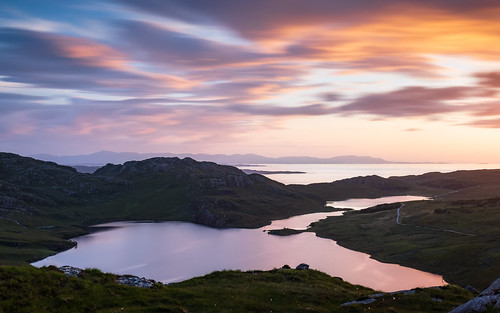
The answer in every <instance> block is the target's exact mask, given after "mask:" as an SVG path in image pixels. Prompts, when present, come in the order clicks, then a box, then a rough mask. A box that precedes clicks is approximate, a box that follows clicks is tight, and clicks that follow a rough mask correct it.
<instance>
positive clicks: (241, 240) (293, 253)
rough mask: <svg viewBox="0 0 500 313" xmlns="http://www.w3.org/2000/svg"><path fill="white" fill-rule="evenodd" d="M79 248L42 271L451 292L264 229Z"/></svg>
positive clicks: (108, 237)
mask: <svg viewBox="0 0 500 313" xmlns="http://www.w3.org/2000/svg"><path fill="white" fill-rule="evenodd" d="M76 241H77V242H78V248H76V249H71V250H68V251H65V252H62V253H59V254H57V255H55V256H52V257H49V258H47V259H44V260H42V261H40V262H37V263H35V264H34V265H35V266H43V265H49V264H53V265H57V266H62V265H72V266H77V267H81V268H88V267H96V268H100V269H101V270H103V271H108V272H114V273H118V274H133V275H138V276H144V277H149V278H153V279H156V280H160V281H163V282H175V281H181V280H185V279H189V278H191V277H195V276H201V275H205V274H208V273H210V272H212V271H216V270H224V269H240V270H254V269H260V270H269V269H272V268H277V267H281V266H282V265H284V264H289V265H290V266H296V265H298V264H299V263H302V262H305V263H308V264H309V265H310V266H311V268H314V269H318V270H320V271H323V272H326V273H328V274H329V275H332V276H339V277H342V278H343V279H344V280H346V281H349V282H351V283H354V284H361V285H364V286H368V287H371V288H373V289H376V290H382V291H395V290H401V289H411V288H415V287H428V286H437V285H443V281H442V278H441V277H440V276H438V275H433V274H429V273H424V272H421V271H417V270H414V269H410V268H406V267H402V266H399V265H394V264H385V263H380V262H378V261H375V260H373V259H370V257H369V255H367V254H364V253H360V252H356V251H352V250H348V249H345V248H343V247H341V246H339V245H337V244H336V243H335V242H334V241H332V240H328V239H323V238H319V237H316V236H315V235H314V234H312V233H303V234H299V235H294V236H288V237H280V236H272V235H268V234H267V233H265V232H263V231H262V229H225V230H220V229H213V228H208V227H204V226H200V225H195V224H190V223H180V222H165V223H153V224H148V223H123V224H122V227H120V228H114V229H110V230H106V231H102V232H98V233H94V234H92V235H88V236H83V237H80V238H77V239H76Z"/></svg>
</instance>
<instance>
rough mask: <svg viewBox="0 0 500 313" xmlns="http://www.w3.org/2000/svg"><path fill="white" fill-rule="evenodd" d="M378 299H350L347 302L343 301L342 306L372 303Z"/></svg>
mask: <svg viewBox="0 0 500 313" xmlns="http://www.w3.org/2000/svg"><path fill="white" fill-rule="evenodd" d="M375 301H377V300H375V299H372V298H370V299H365V300H357V301H349V302H346V303H342V304H341V305H340V306H348V305H353V304H370V303H373V302H375Z"/></svg>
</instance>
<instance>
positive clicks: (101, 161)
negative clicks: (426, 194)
mask: <svg viewBox="0 0 500 313" xmlns="http://www.w3.org/2000/svg"><path fill="white" fill-rule="evenodd" d="M31 157H33V158H35V159H38V160H43V161H50V162H55V163H57V164H62V165H83V166H103V165H106V164H107V163H114V164H121V163H124V162H127V161H142V160H146V159H150V158H155V157H169V158H173V157H177V158H180V159H183V158H192V159H195V160H197V161H208V162H215V163H219V164H231V165H234V164H393V163H399V164H402V163H408V162H392V161H386V160H384V159H381V158H374V157H371V156H356V155H343V156H335V157H331V158H315V157H309V156H285V157H278V158H271V157H265V156H262V155H257V154H230V155H226V154H193V153H135V152H111V151H100V152H96V153H91V154H81V155H70V156H55V155H51V154H34V155H31Z"/></svg>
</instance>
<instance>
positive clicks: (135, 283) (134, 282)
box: [58, 265, 158, 288]
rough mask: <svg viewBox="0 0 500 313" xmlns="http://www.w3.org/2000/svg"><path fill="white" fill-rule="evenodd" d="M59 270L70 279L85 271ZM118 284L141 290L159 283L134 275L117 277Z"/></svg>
mask: <svg viewBox="0 0 500 313" xmlns="http://www.w3.org/2000/svg"><path fill="white" fill-rule="evenodd" d="M58 269H59V270H60V271H61V272H63V273H64V274H66V275H67V276H68V277H78V276H80V275H81V273H82V272H83V270H82V269H81V268H78V267H73V266H69V265H65V266H61V267H58ZM116 282H117V283H119V284H122V285H127V286H130V287H140V288H151V287H153V286H154V285H155V284H158V282H156V281H154V280H152V279H147V278H144V277H138V276H133V275H117V276H116Z"/></svg>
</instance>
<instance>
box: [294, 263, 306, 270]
mask: <svg viewBox="0 0 500 313" xmlns="http://www.w3.org/2000/svg"><path fill="white" fill-rule="evenodd" d="M295 269H296V270H307V269H309V264H306V263H300V264H299V265H297V267H296V268H295Z"/></svg>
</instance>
